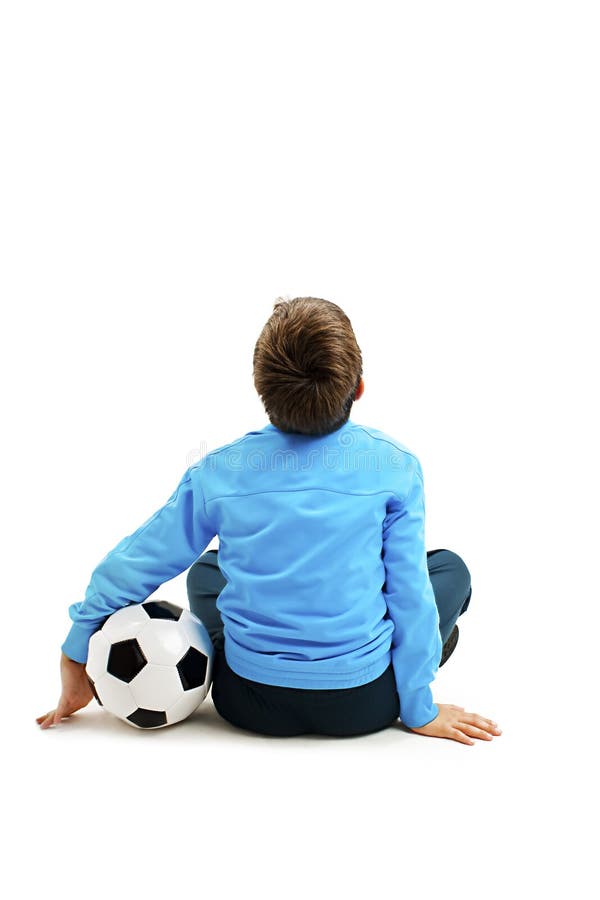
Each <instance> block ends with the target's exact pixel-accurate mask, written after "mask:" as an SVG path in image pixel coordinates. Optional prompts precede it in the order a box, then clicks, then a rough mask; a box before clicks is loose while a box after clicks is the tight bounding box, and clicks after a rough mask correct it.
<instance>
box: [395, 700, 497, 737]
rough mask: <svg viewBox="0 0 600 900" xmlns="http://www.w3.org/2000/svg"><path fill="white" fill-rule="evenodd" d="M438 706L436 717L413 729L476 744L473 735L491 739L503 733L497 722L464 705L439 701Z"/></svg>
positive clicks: (434, 735) (429, 734) (433, 735)
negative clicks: (472, 711) (471, 710)
mask: <svg viewBox="0 0 600 900" xmlns="http://www.w3.org/2000/svg"><path fill="white" fill-rule="evenodd" d="M437 707H438V709H439V712H438V714H437V716H436V717H435V719H432V720H431V722H428V723H427V725H421V726H420V727H419V728H411V731H416V732H417V734H425V735H427V736H428V737H443V738H451V739H452V740H453V741H460V743H461V744H474V743H475V741H472V740H471V738H472V737H475V738H479V739H480V740H484V741H491V740H492V737H493V736H494V735H498V734H502V731H501V729H500V728H499V727H498V725H497V723H496V722H493V721H492V720H491V719H484V717H483V716H479V715H477V713H470V712H465V708H464V706H454V704H452V703H438V704H437ZM409 727H410V726H409Z"/></svg>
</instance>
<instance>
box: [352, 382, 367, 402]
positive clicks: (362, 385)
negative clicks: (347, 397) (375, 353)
mask: <svg viewBox="0 0 600 900" xmlns="http://www.w3.org/2000/svg"><path fill="white" fill-rule="evenodd" d="M364 389H365V383H364V381H363V380H362V378H361V379H360V382H359V384H358V387H357V389H356V394H355V395H354V399H355V400H360V398H361V397H362V395H363V392H364Z"/></svg>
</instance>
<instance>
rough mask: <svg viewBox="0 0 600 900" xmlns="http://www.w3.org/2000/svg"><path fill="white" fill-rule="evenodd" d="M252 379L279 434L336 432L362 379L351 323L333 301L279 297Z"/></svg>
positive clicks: (257, 353)
mask: <svg viewBox="0 0 600 900" xmlns="http://www.w3.org/2000/svg"><path fill="white" fill-rule="evenodd" d="M253 375H254V386H255V387H256V390H257V391H258V393H259V395H260V398H261V400H262V402H263V405H264V407H265V411H266V413H267V415H268V417H269V419H270V421H271V424H273V425H275V427H276V428H279V429H280V430H281V431H289V432H297V433H300V434H314V435H321V434H329V433H330V432H332V431H336V430H337V429H338V428H340V427H341V426H342V425H343V424H344V423H345V422H346V421H347V420H348V418H349V416H350V409H351V407H352V402H353V400H354V397H355V394H356V390H357V388H358V385H359V384H360V379H361V376H362V356H361V352H360V347H359V346H358V344H357V343H356V338H355V336H354V331H353V330H352V325H351V324H350V319H349V318H348V316H347V315H346V314H345V312H344V311H343V310H342V309H340V307H339V306H337V305H336V304H335V303H331V302H330V301H329V300H321V299H320V298H319V297H295V298H294V299H293V300H285V299H283V298H282V297H278V298H277V300H276V301H275V303H274V305H273V312H272V313H271V316H270V318H269V319H268V320H267V322H266V324H265V326H264V328H263V330H262V331H261V333H260V335H259V337H258V340H257V342H256V346H255V347H254V357H253Z"/></svg>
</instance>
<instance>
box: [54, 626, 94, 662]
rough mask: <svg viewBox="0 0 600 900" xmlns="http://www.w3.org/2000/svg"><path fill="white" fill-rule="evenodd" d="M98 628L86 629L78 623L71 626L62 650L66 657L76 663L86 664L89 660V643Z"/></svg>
mask: <svg viewBox="0 0 600 900" xmlns="http://www.w3.org/2000/svg"><path fill="white" fill-rule="evenodd" d="M96 630H97V626H95V625H94V626H93V627H92V628H85V627H84V626H82V625H78V624H77V623H76V622H74V623H73V625H71V628H70V630H69V633H68V634H67V637H66V639H65V641H64V643H63V645H62V647H61V648H60V649H61V650H62V652H63V653H64V654H65V656H68V657H69V659H72V660H73V661H74V662H78V663H86V662H87V658H88V643H89V640H90V638H91V636H92V634H93V633H94V632H95V631H96Z"/></svg>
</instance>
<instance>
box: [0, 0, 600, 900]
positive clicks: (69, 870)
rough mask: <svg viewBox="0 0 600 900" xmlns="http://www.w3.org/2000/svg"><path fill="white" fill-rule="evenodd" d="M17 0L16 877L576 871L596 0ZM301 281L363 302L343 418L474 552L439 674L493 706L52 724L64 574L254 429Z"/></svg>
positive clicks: (363, 880) (588, 622)
mask: <svg viewBox="0 0 600 900" xmlns="http://www.w3.org/2000/svg"><path fill="white" fill-rule="evenodd" d="M1 10H2V11H1V14H0V76H1V92H2V95H1V108H0V122H1V128H2V139H1V142H0V154H1V155H2V161H1V167H0V178H1V191H2V198H1V211H0V215H1V228H2V234H1V248H2V265H1V279H2V284H1V293H2V316H3V323H2V330H1V334H2V354H1V357H2V359H1V365H2V385H3V407H4V434H3V438H2V452H3V459H2V469H1V474H2V502H3V521H4V527H3V532H4V533H3V547H4V566H3V569H4V573H3V574H4V588H3V592H4V603H3V610H4V619H3V622H4V628H3V634H4V644H3V654H2V666H3V675H2V691H3V702H2V706H3V713H4V716H3V717H4V723H3V725H4V737H3V744H4V750H5V751H6V752H5V763H4V766H5V768H4V776H5V787H4V789H3V792H4V796H3V812H4V817H3V818H4V823H5V827H6V828H7V829H8V832H7V836H6V838H5V842H4V850H5V851H7V856H8V864H7V865H5V867H4V873H5V875H4V877H5V878H10V875H11V874H14V876H15V878H16V882H15V884H16V887H15V891H16V892H17V894H18V895H19V896H22V895H23V894H24V893H28V892H29V890H32V891H35V892H36V893H38V892H42V891H44V892H48V891H51V890H54V889H56V890H57V891H59V892H60V896H62V897H67V898H70V897H78V898H79V897H93V898H96V897H106V896H110V895H113V894H116V895H120V894H123V895H126V894H132V893H133V892H134V891H135V893H136V895H138V894H139V895H143V896H147V897H158V896H161V897H163V896H173V897H177V896H182V895H183V892H184V891H185V892H186V893H187V892H190V893H191V892H195V893H196V894H197V895H200V896H202V895H205V894H207V893H209V892H210V893H212V892H219V893H220V892H224V893H226V894H227V895H231V896H234V895H237V896H239V895H240V894H243V895H246V894H248V895H250V896H259V895H260V896H261V897H280V896H292V897H303V898H304V897H307V896H308V897H317V898H321V897H329V896H331V895H332V894H334V893H335V894H336V895H338V894H339V895H340V896H350V897H354V896H356V897H364V896H371V897H375V896H383V895H384V893H385V894H386V895H393V894H405V895H406V896H408V892H409V891H410V892H411V894H412V895H413V896H418V897H436V898H439V897H443V896H447V897H452V898H453V897H457V898H465V897H480V896H488V897H505V896H506V895H507V893H508V892H509V891H510V892H512V893H513V894H514V895H517V896H525V894H526V893H533V894H534V896H540V895H541V894H543V893H545V892H546V891H548V890H549V889H550V888H553V889H555V890H556V892H557V893H562V892H563V891H564V890H566V889H568V888H570V889H571V890H572V892H573V895H574V896H577V897H578V898H587V897H591V896H592V895H593V893H594V890H595V883H596V882H597V878H596V875H595V870H594V868H593V865H592V854H595V850H596V848H595V844H594V845H593V844H592V834H591V832H590V831H589V829H588V826H587V824H586V821H585V816H586V813H587V812H590V811H594V810H595V808H596V804H597V802H598V795H597V780H596V770H597V766H596V763H595V760H596V756H597V737H598V731H597V722H598V711H597V675H596V673H597V667H596V658H597V653H598V613H597V610H598V600H599V592H598V577H597V558H598V557H597V540H596V539H597V513H596V508H597V503H598V500H599V496H598V478H597V474H596V469H597V464H598V444H597V440H596V436H595V432H596V426H597V416H598V408H597V407H598V404H597V384H598V372H597V360H596V357H597V330H596V328H595V327H593V325H592V314H593V312H594V307H595V306H597V304H598V286H599V285H598V281H599V279H598V241H599V237H600V235H599V227H598V210H599V201H600V196H599V194H600V191H599V175H598V172H599V166H598V160H599V159H600V146H599V143H600V141H599V125H598V100H599V98H598V84H599V83H600V82H599V78H600V72H599V68H600V67H599V64H598V42H599V38H600V35H599V29H598V19H597V5H596V4H594V3H583V2H574V0H570V2H568V3H567V2H562V3H559V2H551V0H546V2H543V3H541V2H540V3H535V2H526V0H519V2H507V0H505V2H502V3H488V2H422V3H405V2H374V0H370V2H368V3H366V2H365V3H356V2H343V3H342V2H339V3H338V2H327V0H318V2H313V0H303V2H302V3H289V2H284V0H280V2H260V0H253V2H251V3H241V2H229V3H225V2H222V3H206V2H196V3H184V2H169V3H166V2H163V3H157V2H148V0H146V2H143V3H141V2H139V3H138V2H127V0H119V2H106V0H105V2H103V3H90V2H84V0H79V2H70V3H67V2H44V3H33V2H25V0H21V2H6V3H3V4H2V7H1ZM302 295H313V296H317V297H324V298H326V299H329V300H333V301H334V302H336V303H338V304H339V305H340V306H341V307H342V308H343V309H344V310H345V311H346V312H347V314H348V315H349V317H350V319H351V321H352V324H353V326H354V329H355V332H356V335H357V339H358V342H359V345H360V347H361V349H362V352H363V360H364V380H365V393H364V396H363V397H362V398H361V400H360V401H359V402H357V403H356V404H355V406H354V407H353V410H352V413H351V417H352V419H353V420H354V421H356V422H359V423H362V424H366V425H372V426H375V427H377V428H380V429H382V430H384V431H387V432H388V433H390V434H392V435H394V436H395V437H396V438H397V439H398V440H400V441H401V442H403V443H405V444H406V445H407V446H408V447H410V448H411V449H412V450H413V452H415V453H416V454H417V456H418V457H419V459H420V460H421V463H422V466H423V472H424V476H425V491H426V505H427V546H428V548H430V549H433V548H435V547H448V548H450V549H453V550H455V551H456V552H458V553H459V554H460V555H462V556H463V558H464V559H465V561H466V562H467V564H468V566H469V568H470V570H471V575H472V582H473V596H472V602H471V606H470V608H469V611H468V613H467V614H466V615H465V616H464V617H462V618H461V619H460V620H459V627H460V640H459V644H458V647H457V649H456V651H455V654H454V656H453V657H452V659H451V661H449V663H448V664H447V666H445V667H444V668H443V669H442V670H440V671H439V673H438V676H437V678H436V681H435V682H434V685H433V689H434V697H435V699H436V700H438V701H440V702H449V703H456V704H459V705H462V706H464V707H465V708H466V709H467V710H471V711H475V712H479V713H481V714H483V715H485V716H489V717H491V718H494V719H496V720H497V721H498V722H499V723H500V725H501V727H502V728H503V734H502V736H500V737H497V738H494V740H493V741H491V742H483V741H476V743H475V745H474V746H466V745H463V744H459V743H457V742H453V741H450V740H445V739H434V738H426V737H424V736H421V735H416V734H414V733H411V732H408V731H407V730H402V729H401V728H391V729H388V730H386V731H385V732H383V733H378V734H375V735H372V736H367V737H362V738H353V739H337V740H336V739H327V738H318V737H314V738H302V739H277V738H266V737H264V738H263V737H261V736H257V735H252V734H250V733H245V732H242V731H239V730H237V729H235V728H233V727H232V726H230V725H228V724H227V723H225V722H223V721H222V720H221V719H219V717H218V716H217V714H216V712H215V711H214V708H213V707H212V702H211V701H210V700H209V701H207V702H206V703H205V704H203V706H202V707H200V709H199V710H198V713H197V714H196V715H195V716H194V717H192V718H191V719H189V720H188V721H186V722H185V723H182V724H181V725H178V726H173V727H172V728H171V729H164V730H161V731H158V732H145V733H143V732H139V731H136V730H135V729H133V728H130V727H129V726H127V725H125V724H123V723H121V722H119V721H118V720H113V719H111V717H110V716H109V714H108V713H106V712H105V711H104V710H101V709H100V708H99V707H98V706H97V705H96V704H95V701H94V703H93V705H91V704H90V705H89V706H88V707H86V708H85V709H84V710H82V711H81V712H79V713H78V714H76V715H74V716H73V717H72V718H70V719H68V720H63V722H62V723H61V724H60V725H59V726H57V727H54V728H51V729H49V730H47V731H41V730H40V729H39V726H38V725H37V724H36V723H35V717H36V716H38V715H40V714H41V713H43V712H46V711H48V710H49V709H52V708H54V707H55V706H56V702H57V700H58V697H59V693H60V681H59V656H60V649H59V648H60V645H61V643H62V641H63V640H64V638H65V636H66V634H67V631H68V629H69V627H70V620H69V619H68V615H67V607H68V605H69V604H70V603H72V602H74V601H76V600H80V599H82V598H83V595H84V592H85V588H86V586H87V584H88V582H89V577H90V574H91V571H92V569H93V568H94V566H95V565H96V564H97V563H98V562H99V560H100V559H101V557H103V556H104V554H105V553H106V552H107V551H108V550H109V549H110V548H111V547H113V546H114V545H115V544H116V543H117V541H118V540H120V539H121V538H122V537H123V536H124V535H125V534H129V533H131V532H132V531H133V530H134V529H135V528H137V527H138V525H139V524H141V523H142V522H143V521H144V520H145V519H146V518H147V517H148V516H149V515H150V514H151V513H152V512H153V511H154V510H155V509H157V508H158V507H160V506H161V505H162V504H163V503H164V502H165V501H166V500H167V498H168V497H169V496H170V494H171V493H172V491H173V490H174V488H175V486H176V484H177V483H178V481H179V479H180V477H181V475H182V474H183V471H184V470H185V468H186V467H187V466H188V465H189V463H190V461H191V458H192V457H194V454H195V455H196V457H197V456H198V454H199V453H204V452H206V451H207V450H209V449H213V448H215V447H217V446H219V445H220V444H222V443H226V442H228V441H230V440H234V439H235V438H237V437H239V436H241V435H242V434H244V433H245V432H246V431H248V430H251V429H253V428H256V427H262V426H263V425H264V424H266V422H267V419H266V416H265V414H264V410H263V408H262V406H261V403H260V400H259V398H258V396H257V395H256V393H255V391H254V387H253V384H252V350H253V346H254V342H255V340H256V338H257V336H258V333H259V332H260V329H261V328H262V325H263V323H264V321H265V320H266V319H267V318H268V316H269V314H270V312H271V309H272V306H273V303H274V301H275V299H276V298H277V297H278V296H284V297H294V296H302ZM211 546H217V541H214V542H212V543H211ZM156 596H158V597H161V598H164V599H169V600H172V601H173V602H176V603H180V604H181V605H187V597H186V591H185V573H183V574H182V575H180V576H178V577H177V578H175V579H174V580H172V581H171V582H168V583H167V584H165V585H164V586H162V587H161V588H160V589H159V590H158V591H157V592H156ZM593 821H595V816H594V820H593ZM596 837H597V836H596Z"/></svg>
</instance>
